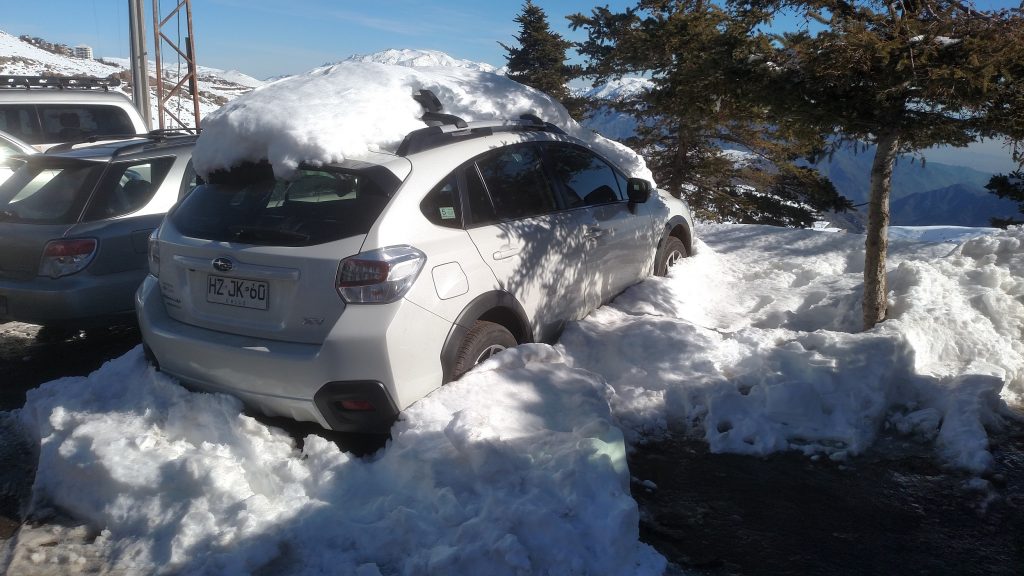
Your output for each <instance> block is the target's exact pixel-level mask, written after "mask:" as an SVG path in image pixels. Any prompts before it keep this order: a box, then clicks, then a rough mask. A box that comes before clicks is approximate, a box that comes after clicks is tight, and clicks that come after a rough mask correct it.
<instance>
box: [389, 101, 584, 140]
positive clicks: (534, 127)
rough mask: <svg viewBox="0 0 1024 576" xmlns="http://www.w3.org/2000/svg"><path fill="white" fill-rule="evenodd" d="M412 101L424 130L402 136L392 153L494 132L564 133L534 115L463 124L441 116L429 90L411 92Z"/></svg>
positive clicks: (457, 118) (451, 117)
mask: <svg viewBox="0 0 1024 576" xmlns="http://www.w3.org/2000/svg"><path fill="white" fill-rule="evenodd" d="M412 97H413V100H416V101H417V102H419V103H420V105H421V106H423V110H424V112H423V116H422V117H421V118H420V119H421V120H423V122H424V123H425V124H426V125H427V128H421V129H419V130H414V131H412V132H410V133H409V134H407V135H406V137H405V139H404V140H402V143H401V144H400V145H399V146H398V151H397V152H396V153H397V154H398V155H399V156H408V155H409V154H415V153H416V152H423V151H424V150H429V149H431V148H436V147H438V146H442V145H444V144H447V143H449V142H451V141H452V140H455V139H462V138H473V137H480V136H488V135H490V134H493V133H495V132H511V131H541V132H551V133H553V134H565V131H564V130H562V129H561V128H559V127H558V126H555V125H554V124H552V123H550V122H545V121H544V120H541V118H540V117H539V116H537V115H536V114H523V115H521V116H520V117H519V119H518V120H483V121H478V122H466V121H465V120H463V119H462V118H459V117H458V116H454V115H452V114H443V113H441V101H440V100H438V98H437V96H436V95H434V93H433V92H432V91H430V90H426V89H423V90H417V91H416V92H413V95H412Z"/></svg>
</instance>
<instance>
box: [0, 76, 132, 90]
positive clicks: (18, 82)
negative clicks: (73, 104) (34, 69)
mask: <svg viewBox="0 0 1024 576" xmlns="http://www.w3.org/2000/svg"><path fill="white" fill-rule="evenodd" d="M120 85H121V80H119V79H117V78H93V77H89V76H9V75H0V88H23V89H25V90H31V89H33V88H54V89H57V90H64V89H65V88H68V89H77V90H89V89H92V88H102V89H103V90H105V91H106V90H110V89H111V88H116V87H117V86H120Z"/></svg>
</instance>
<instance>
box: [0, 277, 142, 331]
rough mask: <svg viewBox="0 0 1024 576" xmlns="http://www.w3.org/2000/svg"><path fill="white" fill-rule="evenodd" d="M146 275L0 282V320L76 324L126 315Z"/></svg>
mask: <svg viewBox="0 0 1024 576" xmlns="http://www.w3.org/2000/svg"><path fill="white" fill-rule="evenodd" d="M144 276H145V272H144V271H142V270H132V271H129V272H122V273H118V274H104V275H102V276H95V275H92V274H88V273H86V272H79V273H78V274H72V275H70V276H63V277H61V278H49V277H42V276H37V277H35V278H32V279H31V280H26V281H14V280H0V319H2V320H15V321H18V322H27V323H29V324H76V323H87V322H90V321H95V320H98V319H101V318H107V317H112V316H118V315H129V314H131V311H132V295H133V294H134V293H135V290H136V288H138V286H139V284H140V283H141V282H142V279H143V277H144Z"/></svg>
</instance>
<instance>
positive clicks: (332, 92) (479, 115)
mask: <svg viewBox="0 0 1024 576" xmlns="http://www.w3.org/2000/svg"><path fill="white" fill-rule="evenodd" d="M423 89H428V90H430V91H432V92H433V93H434V94H436V95H437V97H438V99H439V100H440V101H441V103H442V105H443V106H444V112H445V113H448V114H453V115H456V116H459V117H460V118H463V119H465V120H467V121H470V122H472V121H482V120H503V119H517V118H519V117H520V116H521V115H523V114H535V115H536V116H538V117H540V118H541V119H542V120H544V121H546V122H550V123H552V124H554V125H556V126H558V127H559V128H561V129H563V130H565V132H566V133H568V134H570V135H571V136H575V137H576V138H579V139H580V140H583V141H584V142H586V143H588V144H590V145H591V146H593V147H594V149H595V150H597V151H598V152H599V153H601V154H602V155H604V156H606V157H608V158H609V159H611V160H613V161H614V162H615V163H616V164H618V165H619V166H620V167H621V168H622V169H623V170H626V171H627V172H629V173H630V175H632V176H637V177H642V178H646V179H648V180H652V176H651V173H650V171H649V170H648V169H647V165H646V163H645V162H644V160H643V158H642V157H640V156H639V155H637V154H636V153H635V152H633V151H632V150H630V149H629V148H627V147H625V146H623V145H621V144H619V143H617V142H613V141H611V140H608V139H606V138H603V137H602V136H600V135H597V134H595V133H593V132H591V131H589V130H587V129H585V128H583V127H582V126H580V125H579V124H578V123H577V122H576V121H575V120H573V119H572V118H571V117H570V116H569V113H568V112H567V111H566V109H565V107H564V106H562V105H561V104H560V103H559V102H558V101H557V100H555V99H554V98H552V97H551V96H548V95H547V94H544V93H543V92H540V91H538V90H535V89H533V88H530V87H528V86H524V85H522V84H520V83H518V82H515V81H513V80H510V79H508V78H506V77H504V76H500V75H497V74H493V73H490V72H484V71H481V70H470V69H466V68H452V67H425V68H410V67H406V66H394V65H387V64H379V63H375V62H341V63H338V64H334V65H331V66H326V67H323V68H318V69H315V70H313V71H311V72H309V73H307V74H304V75H301V76H291V77H289V78H285V79H282V80H279V81H277V82H273V83H271V84H267V85H265V86H261V87H259V88H257V89H256V90H253V91H252V92H250V93H248V94H245V95H243V96H240V97H238V98H237V99H235V100H232V101H231V102H229V103H228V104H226V105H224V106H223V107H222V108H220V109H219V110H217V111H216V112H214V113H213V114H211V115H210V116H208V117H207V118H205V119H204V120H203V132H202V135H201V136H200V137H199V142H198V143H197V146H196V150H195V156H194V158H195V160H194V161H195V167H196V170H197V171H198V172H199V173H200V174H203V175H208V174H210V173H211V172H215V171H217V170H222V169H229V168H231V167H233V166H237V165H239V164H242V163H244V162H259V161H261V160H267V161H269V162H270V164H271V165H272V166H273V167H274V171H275V173H277V174H278V175H279V176H287V175H288V174H289V173H291V172H292V171H293V170H295V168H296V167H297V166H298V165H299V164H300V163H310V164H329V163H336V162H342V161H344V160H346V159H349V158H361V157H365V156H366V155H367V153H368V152H389V153H393V152H395V151H396V150H397V148H398V146H399V144H401V142H402V140H403V139H404V138H405V136H406V135H407V134H409V133H410V132H412V131H413V130H417V129H420V128H423V127H424V124H423V122H422V121H421V117H422V115H423V112H424V111H423V109H422V108H421V106H420V104H419V103H417V102H416V101H415V100H413V98H412V94H413V93H414V92H416V91H418V90H423Z"/></svg>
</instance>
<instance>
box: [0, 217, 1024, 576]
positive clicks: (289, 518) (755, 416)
mask: <svg viewBox="0 0 1024 576" xmlns="http://www.w3.org/2000/svg"><path fill="white" fill-rule="evenodd" d="M961 232H964V231H961ZM973 233H974V234H975V235H976V236H975V237H973V238H969V239H966V240H964V241H963V242H962V243H960V244H955V243H951V242H935V241H922V240H920V238H929V237H931V236H934V235H935V234H937V232H935V231H928V230H910V231H905V230H897V231H895V232H894V239H893V240H892V243H891V260H890V264H891V272H890V274H889V283H890V288H891V293H890V302H891V315H890V319H889V320H887V321H886V322H884V323H882V324H880V325H879V326H878V327H876V328H875V329H873V330H870V331H867V332H860V331H859V323H860V312H859V299H860V273H861V270H862V264H861V263H862V259H863V248H862V245H863V236H859V235H854V234H842V233H822V232H816V231H811V230H792V229H782V228H772V227H765V226H742V225H703V226H702V227H701V228H700V230H699V231H698V234H699V238H700V240H698V241H697V245H698V252H697V254H696V255H694V256H693V257H691V258H689V259H686V260H684V261H683V262H681V263H680V264H679V265H677V266H676V267H675V268H674V269H673V270H672V273H671V275H670V277H668V278H652V279H649V280H647V281H645V282H643V283H641V284H639V285H637V286H635V287H633V288H631V289H629V290H628V291H627V292H625V293H624V294H622V295H621V296H620V297H619V298H617V299H616V300H615V301H614V302H613V303H612V304H610V305H607V306H605V307H603V308H601V309H599V310H597V311H596V312H594V313H593V314H591V315H590V316H589V317H588V318H586V319H585V320H583V321H581V322H578V323H574V324H572V325H570V326H569V327H568V328H567V329H566V331H565V333H564V334H563V336H562V338H561V340H560V342H559V343H558V344H557V345H556V346H548V345H542V344H536V345H526V346H522V347H519V348H517V349H515V350H512V351H509V352H506V353H504V354H501V355H498V356H497V357H495V358H493V359H492V360H490V361H488V362H487V363H486V364H484V365H481V366H480V367H478V368H477V369H476V370H475V371H474V372H471V373H470V374H469V375H467V376H466V377H465V378H463V379H462V380H460V381H459V382H456V383H454V384H451V385H448V386H445V387H444V388H441V389H439V390H437V391H436V392H434V393H433V394H431V395H430V396H428V397H427V398H425V399H424V400H422V401H420V402H419V403H417V404H416V405H414V406H413V407H411V408H410V409H409V410H408V411H407V412H406V413H404V414H403V416H402V419H401V421H400V422H399V423H398V424H396V426H395V429H394V431H393V439H392V440H391V441H390V442H389V444H388V445H387V446H386V447H385V448H384V449H382V450H381V451H379V452H378V453H377V454H375V455H372V456H369V457H365V458H356V457H353V456H351V455H349V454H346V453H343V452H341V451H340V450H339V449H338V447H337V446H336V445H335V444H333V443H331V442H329V441H326V440H324V439H322V438H320V437H318V436H309V437H308V438H306V439H305V442H304V446H303V447H302V448H299V447H297V446H296V444H295V443H294V441H293V440H292V439H291V438H290V437H289V436H287V435H286V434H285V433H283V432H281V431H279V430H277V429H275V428H272V427H268V426H266V425H263V424H261V423H259V422H257V421H256V420H253V419H252V418H250V417H248V416H246V415H244V414H243V413H242V411H241V406H240V404H239V403H238V402H237V401H235V400H233V399H231V398H229V397H227V396H222V395H210V394H200V393H191V392H188V391H186V390H185V389H183V388H181V387H180V386H179V385H178V384H176V383H175V382H174V381H173V380H172V379H170V378H168V377H166V376H164V375H162V374H159V373H156V372H154V371H153V370H152V369H151V368H149V367H148V366H147V365H146V364H145V362H144V361H143V359H142V354H141V352H140V351H139V350H138V349H136V350H134V351H133V352H131V353H129V354H127V355H126V356H124V357H122V358H119V359H116V360H113V361H111V362H109V363H107V364H106V365H105V366H103V367H102V368H101V369H100V370H98V371H97V372H95V373H93V374H92V375H90V376H88V377H85V378H66V379H62V380H57V381H54V382H50V383H48V384H45V385H43V386H42V387H40V388H38V389H37V390H34V391H31V392H30V393H29V396H28V401H27V403H26V406H25V408H24V409H23V410H21V411H20V413H19V414H18V416H19V418H20V421H21V422H22V424H23V427H24V430H25V432H26V434H27V435H28V436H29V437H30V439H31V441H32V442H33V443H35V444H36V445H37V446H38V450H39V468H38V472H37V476H36V480H35V485H34V499H35V502H34V509H35V513H36V514H40V513H42V511H44V510H45V509H46V508H49V507H52V508H55V509H59V510H63V511H65V512H66V513H69V514H70V515H72V516H73V517H74V518H76V519H78V520H80V521H82V522H84V523H85V524H86V526H87V528H73V529H69V528H59V527H51V528H49V529H46V530H43V529H35V530H33V529H31V528H27V527H26V528H23V529H22V533H21V534H20V535H19V536H18V542H17V543H16V545H15V546H13V547H12V550H13V551H12V552H11V553H10V557H11V558H12V560H11V561H10V564H9V567H10V570H13V572H11V573H18V574H56V573H61V574H63V573H69V572H79V573H86V572H88V571H89V570H93V571H96V570H97V569H98V568H97V567H101V568H103V569H107V570H111V571H117V570H122V571H124V572H125V573H139V574H149V573H172V572H177V573H188V574H249V573H253V572H256V571H260V573H274V574H277V573H281V574H319V573H349V574H361V575H377V574H424V573H431V574H434V573H438V574H440V573H446V574H468V573H487V574H527V573H528V574H569V573H573V574H616V575H618V574H658V573H661V572H662V570H663V569H664V566H665V561H664V559H663V558H661V557H660V556H659V555H658V554H657V553H656V552H654V551H653V550H651V549H650V548H648V547H647V546H646V545H644V544H642V543H640V542H639V541H638V525H637V518H638V516H637V506H636V503H635V502H634V501H633V500H632V499H631V498H630V496H629V492H628V488H627V484H626V479H627V475H626V474H627V473H626V471H625V470H624V468H623V466H624V447H623V436H622V434H623V433H624V434H625V438H626V444H635V443H642V442H644V441H646V440H650V439H655V438H659V437H662V436H664V435H666V434H680V433H689V434H696V435H698V436H700V437H703V438H705V439H706V440H707V442H708V443H709V445H710V447H711V449H712V450H713V451H715V452H737V453H743V454H767V453H770V452H775V451H780V450H798V451H802V452H804V453H806V454H809V455H812V456H813V457H830V458H833V459H843V458H846V457H848V456H849V455H852V454H856V453H859V452H862V451H863V450H865V449H866V448H868V447H869V446H870V445H871V443H872V440H873V439H874V438H875V437H876V435H878V434H879V433H880V432H881V431H883V430H885V431H887V433H892V434H906V435H908V436H909V437H912V438H918V439H919V440H920V441H923V442H933V443H934V445H935V447H936V452H937V455H938V457H939V458H940V459H942V460H944V461H946V462H948V463H950V464H951V465H955V466H959V467H963V468H966V469H968V470H973V471H975V472H981V471H983V470H984V469H985V468H986V466H987V465H988V464H989V462H990V461H991V456H990V455H989V453H988V450H987V435H986V430H985V428H986V427H996V426H999V425H1000V423H1001V422H1003V421H1004V419H1005V418H1010V417H1014V416H1013V414H1014V413H1013V412H1012V411H1011V410H1010V409H1009V408H1008V404H1007V403H1010V404H1014V405H1020V404H1021V402H1022V399H1024V396H1022V393H1024V345H1022V343H1021V342H1022V340H1024V228H1016V229H1011V230H1009V231H986V230H975V231H974V232H973ZM896 236H903V237H904V238H902V239H901V238H896ZM620 430H621V432H620ZM640 480H642V479H640ZM979 481H980V480H979ZM982 482H983V481H982ZM69 539H70V540H74V544H67V545H65V544H62V545H58V546H54V545H53V544H54V542H66V541H68V540H69Z"/></svg>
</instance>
